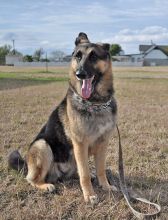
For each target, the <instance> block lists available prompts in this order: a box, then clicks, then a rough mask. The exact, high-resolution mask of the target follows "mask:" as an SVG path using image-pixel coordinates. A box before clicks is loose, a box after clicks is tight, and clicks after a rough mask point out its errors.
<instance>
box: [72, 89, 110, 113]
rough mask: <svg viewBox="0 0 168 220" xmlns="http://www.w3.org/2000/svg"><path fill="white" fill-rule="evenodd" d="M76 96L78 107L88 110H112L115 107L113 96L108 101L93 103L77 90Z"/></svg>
mask: <svg viewBox="0 0 168 220" xmlns="http://www.w3.org/2000/svg"><path fill="white" fill-rule="evenodd" d="M74 98H75V100H76V101H77V102H78V104H77V108H78V109H79V110H85V111H87V112H103V111H108V110H111V108H112V107H113V105H112V98H111V99H110V100H108V101H107V102H106V103H100V104H99V103H92V102H90V101H88V100H84V99H82V97H80V96H79V95H78V94H77V93H76V92H74Z"/></svg>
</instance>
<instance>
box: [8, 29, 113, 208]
mask: <svg viewBox="0 0 168 220" xmlns="http://www.w3.org/2000/svg"><path fill="white" fill-rule="evenodd" d="M109 47H110V46H109V44H102V43H97V44H95V43H91V42H90V41H89V39H88V37H87V35H86V34H85V33H79V35H78V37H77V38H76V41H75V49H74V52H73V55H72V61H71V67H70V72H69V76H70V80H69V88H68V91H67V94H66V96H65V98H64V99H63V101H62V102H61V103H60V104H59V105H58V107H57V108H56V109H55V110H54V111H53V112H52V114H51V115H50V117H49V120H48V121H47V123H46V124H45V125H44V126H43V128H42V129H41V131H40V132H39V134H38V135H37V137H36V138H35V140H34V141H33V142H32V143H31V145H30V148H29V150H28V153H27V155H26V158H25V161H24V160H23V159H22V158H21V156H20V154H19V152H18V151H14V152H13V153H11V155H10V156H9V161H8V162H9V166H10V167H12V168H14V169H17V170H20V169H22V168H23V166H24V165H25V166H26V179H27V181H28V182H29V183H30V184H31V185H32V186H35V187H36V188H39V189H43V190H49V191H53V190H54V189H55V186H54V184H53V183H55V182H56V181H57V180H58V179H59V178H62V177H68V178H69V177H71V176H73V175H74V174H75V172H76V171H78V175H79V179H80V185H81V188H82V191H83V195H84V199H85V201H86V202H90V203H92V204H95V203H97V202H98V198H97V195H96V194H95V192H94V190H93V187H92V184H91V176H90V173H89V167H88V157H89V156H90V155H93V156H94V159H95V166H96V173H97V178H98V182H99V185H100V186H102V188H103V189H104V190H111V189H112V186H111V185H109V183H108V180H107V177H106V173H105V158H106V156H105V155H106V151H107V146H108V141H109V137H110V134H111V131H112V130H113V128H114V127H115V124H116V115H117V105H116V101H115V99H114V97H113V95H114V90H113V77H112V65H111V59H110V54H109Z"/></svg>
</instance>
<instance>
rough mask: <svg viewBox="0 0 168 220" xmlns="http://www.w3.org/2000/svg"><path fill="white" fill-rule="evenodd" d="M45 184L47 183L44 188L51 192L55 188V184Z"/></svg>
mask: <svg viewBox="0 0 168 220" xmlns="http://www.w3.org/2000/svg"><path fill="white" fill-rule="evenodd" d="M46 185H47V186H46V190H47V191H49V192H53V191H54V190H55V186H54V185H53V184H51V183H50V184H49V183H47V184H46Z"/></svg>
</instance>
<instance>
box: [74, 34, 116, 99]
mask: <svg viewBox="0 0 168 220" xmlns="http://www.w3.org/2000/svg"><path fill="white" fill-rule="evenodd" d="M75 45H76V47H75V49H74V52H73V56H72V62H71V71H70V81H71V84H72V85H73V86H74V87H75V89H76V90H77V92H78V93H79V94H80V95H81V96H82V97H83V98H84V99H88V98H90V97H91V95H92V93H93V91H94V90H97V92H98V90H102V85H103V82H104V83H105V81H106V83H107V84H110V85H112V74H111V59H110V54H109V48H110V45H109V44H102V43H97V44H94V43H91V42H90V41H89V39H88V37H87V35H86V34H85V33H79V35H78V37H77V38H76V40H75ZM107 81H110V83H109V82H107ZM104 86H107V85H104ZM100 87H101V88H100Z"/></svg>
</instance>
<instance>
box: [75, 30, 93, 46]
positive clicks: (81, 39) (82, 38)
mask: <svg viewBox="0 0 168 220" xmlns="http://www.w3.org/2000/svg"><path fill="white" fill-rule="evenodd" d="M89 42H90V41H89V39H88V37H87V35H86V34H85V33H83V32H81V33H79V35H78V37H77V38H76V40H75V45H76V46H77V45H78V44H82V43H89Z"/></svg>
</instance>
